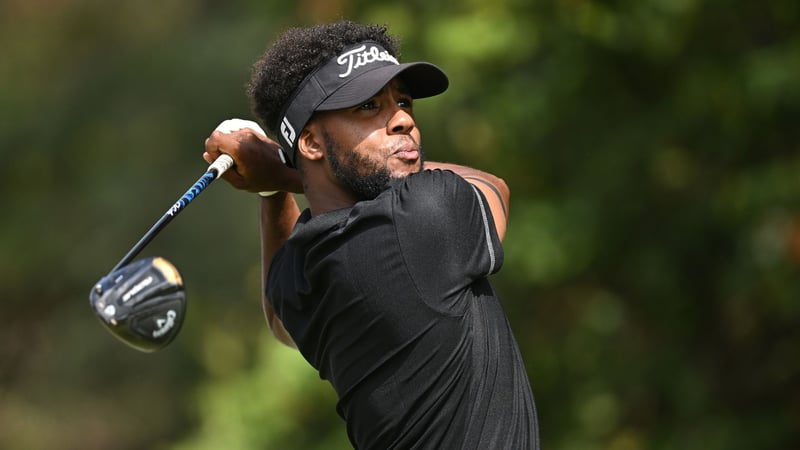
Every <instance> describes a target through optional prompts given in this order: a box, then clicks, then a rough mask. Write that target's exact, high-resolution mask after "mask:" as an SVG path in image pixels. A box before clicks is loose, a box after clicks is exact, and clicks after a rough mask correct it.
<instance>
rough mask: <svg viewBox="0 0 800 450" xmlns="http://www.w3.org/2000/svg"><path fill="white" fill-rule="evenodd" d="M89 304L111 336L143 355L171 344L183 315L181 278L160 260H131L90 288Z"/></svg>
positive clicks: (174, 269) (183, 293)
mask: <svg viewBox="0 0 800 450" xmlns="http://www.w3.org/2000/svg"><path fill="white" fill-rule="evenodd" d="M89 303H90V304H91V307H92V310H93V311H94V313H95V315H96V316H97V317H98V318H99V319H100V322H101V323H102V324H103V325H105V327H106V328H107V329H108V330H109V331H110V332H111V334H113V335H114V336H116V337H117V338H119V339H120V340H121V341H122V342H124V343H126V344H128V345H130V346H131V347H133V348H135V349H137V350H140V351H143V352H153V351H156V350H159V349H161V348H163V347H165V346H166V345H167V344H169V343H170V342H172V340H173V339H174V338H175V336H177V334H178V332H179V331H180V328H181V325H182V324H183V318H184V316H185V314H186V292H185V291H184V287H183V280H182V279H181V275H180V273H178V269H177V268H175V266H174V265H172V263H170V262H169V261H167V260H166V259H164V258H161V257H153V258H146V259H142V260H139V261H134V262H133V263H131V264H128V265H126V266H123V267H121V268H120V269H117V270H115V271H113V272H111V273H110V274H108V275H106V276H105V277H103V278H102V279H100V281H98V282H97V284H95V286H94V287H93V288H92V291H91V292H90V293H89Z"/></svg>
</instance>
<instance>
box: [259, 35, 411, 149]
mask: <svg viewBox="0 0 800 450" xmlns="http://www.w3.org/2000/svg"><path fill="white" fill-rule="evenodd" d="M367 40H371V41H375V42H377V43H379V44H380V45H381V46H382V47H383V48H385V49H386V51H388V52H389V53H391V54H392V56H394V57H395V58H399V57H400V40H399V38H397V37H395V36H392V35H389V34H388V32H387V27H386V26H385V25H384V26H379V25H363V24H358V23H355V22H351V21H341V22H334V23H329V24H323V25H314V26H311V27H307V28H290V29H288V30H287V31H285V32H284V33H283V34H281V35H280V36H279V37H278V39H277V40H276V41H275V42H274V43H273V44H272V46H271V47H270V48H269V49H268V50H267V51H266V52H265V53H264V54H263V55H262V56H261V58H260V59H259V60H258V61H256V63H255V64H253V67H252V76H251V78H250V83H249V85H248V87H247V95H248V96H249V97H250V101H251V103H252V108H253V113H254V114H255V115H256V117H257V118H258V119H259V120H260V121H261V124H262V125H263V126H265V127H266V128H267V130H268V131H269V132H270V133H272V134H273V136H274V135H277V129H276V127H277V124H278V121H279V120H280V117H279V115H280V113H281V111H282V110H283V108H284V107H285V106H286V105H285V103H286V102H287V101H288V100H289V98H290V97H291V95H292V93H294V91H295V90H296V89H297V87H298V86H299V85H300V83H301V82H302V81H303V80H304V79H305V78H306V76H308V74H309V73H311V72H312V71H313V70H314V69H315V68H316V67H317V66H319V65H320V64H323V63H325V62H326V61H328V60H330V59H331V58H333V57H334V56H336V55H338V54H339V53H340V52H341V51H342V50H343V49H344V48H345V47H347V46H349V45H352V44H357V43H359V42H362V41H367Z"/></svg>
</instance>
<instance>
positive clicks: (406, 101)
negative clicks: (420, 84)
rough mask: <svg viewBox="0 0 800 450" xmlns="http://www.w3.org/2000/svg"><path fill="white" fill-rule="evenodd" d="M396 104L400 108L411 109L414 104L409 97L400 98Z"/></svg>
mask: <svg viewBox="0 0 800 450" xmlns="http://www.w3.org/2000/svg"><path fill="white" fill-rule="evenodd" d="M397 104H398V106H400V107H401V108H411V107H412V105H413V104H414V101H413V100H412V99H411V97H407V98H401V99H399V100H398V101H397Z"/></svg>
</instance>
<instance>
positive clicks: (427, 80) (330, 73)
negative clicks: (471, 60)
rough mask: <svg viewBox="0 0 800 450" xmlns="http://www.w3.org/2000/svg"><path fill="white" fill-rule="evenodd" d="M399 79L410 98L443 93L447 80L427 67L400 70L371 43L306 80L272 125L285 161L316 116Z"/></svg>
mask: <svg viewBox="0 0 800 450" xmlns="http://www.w3.org/2000/svg"><path fill="white" fill-rule="evenodd" d="M397 76H399V77H400V78H401V79H402V80H403V82H404V83H405V84H406V87H407V88H408V90H409V94H410V95H411V97H412V98H415V99H416V98H425V97H432V96H434V95H438V94H441V93H442V92H444V91H445V90H447V86H448V85H449V81H448V79H447V75H445V73H444V72H443V71H442V70H441V69H440V68H438V67H436V66H435V65H433V64H430V63H427V62H412V63H405V64H400V63H399V62H398V61H397V59H396V58H395V57H394V56H392V55H391V54H390V53H389V52H387V51H386V49H384V48H383V47H382V46H381V45H380V44H378V43H377V42H374V41H363V42H359V43H358V44H354V45H351V46H349V47H345V48H344V50H342V52H341V53H340V54H339V55H337V56H336V57H334V58H331V59H330V60H329V61H327V62H325V63H323V64H321V65H320V66H319V67H317V68H316V69H314V71H313V72H311V74H309V75H308V76H307V77H306V78H305V80H303V82H302V83H300V86H298V87H297V89H296V90H295V91H294V93H293V94H292V96H291V97H290V98H289V101H288V102H287V105H285V106H284V110H283V113H282V114H281V115H280V119H279V120H280V122H279V123H278V124H277V126H276V129H277V130H278V140H279V141H280V144H281V147H282V148H283V150H284V153H286V156H287V158H286V159H287V161H290V162H291V163H292V164H293V165H294V164H295V163H296V161H297V156H296V153H297V137H298V136H299V135H300V132H301V131H302V130H303V127H305V126H306V124H307V123H308V121H309V119H311V116H312V115H313V114H314V112H315V111H333V110H337V109H344V108H350V107H352V106H356V105H358V104H360V103H363V102H365V101H367V100H369V99H370V98H371V97H372V96H374V95H375V94H377V93H378V92H379V91H380V90H381V89H383V87H384V86H386V84H387V83H388V82H389V81H391V80H392V78H394V77H397Z"/></svg>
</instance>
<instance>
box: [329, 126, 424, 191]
mask: <svg viewBox="0 0 800 450" xmlns="http://www.w3.org/2000/svg"><path fill="white" fill-rule="evenodd" d="M322 138H323V140H324V141H325V148H326V150H325V156H326V157H327V158H328V161H329V162H330V165H331V170H333V175H334V176H335V177H336V179H338V180H339V181H341V182H342V183H344V184H345V186H347V187H348V188H349V189H350V190H351V191H352V192H353V194H355V196H356V198H357V199H358V200H359V201H361V200H372V199H374V198H375V197H377V196H378V195H379V194H380V193H381V192H383V191H384V190H385V189H386V186H387V185H388V184H389V182H390V181H391V180H392V174H391V172H390V171H389V168H388V167H387V166H386V165H383V166H381V165H380V164H379V163H378V162H377V161H373V160H370V159H369V158H367V157H366V156H364V155H360V154H358V153H356V152H354V151H342V148H341V147H340V146H339V145H338V144H337V143H336V142H335V141H334V139H333V138H332V137H331V136H330V135H329V134H328V133H327V132H326V131H325V130H323V131H322ZM419 154H420V160H421V162H422V161H424V157H423V153H422V147H420V150H419ZM422 165H423V164H422V163H421V164H420V170H422Z"/></svg>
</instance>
